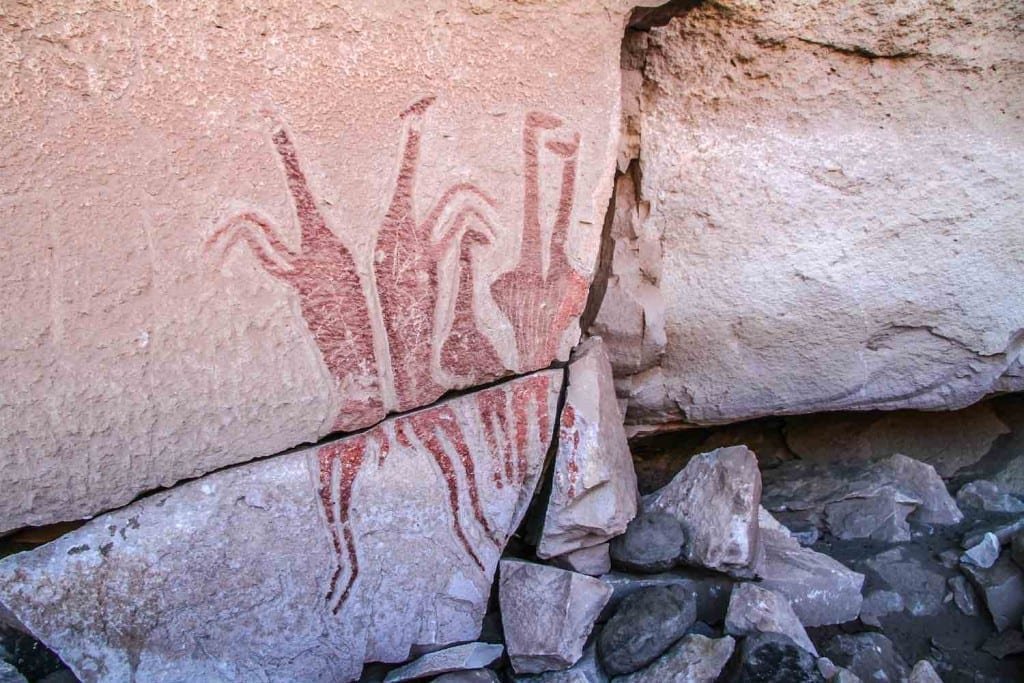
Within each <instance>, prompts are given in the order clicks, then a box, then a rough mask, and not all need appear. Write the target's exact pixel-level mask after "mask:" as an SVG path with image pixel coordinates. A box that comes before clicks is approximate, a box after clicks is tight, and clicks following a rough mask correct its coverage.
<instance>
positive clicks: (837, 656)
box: [822, 633, 910, 683]
mask: <svg viewBox="0 0 1024 683" xmlns="http://www.w3.org/2000/svg"><path fill="white" fill-rule="evenodd" d="M822 649H823V650H824V653H825V655H826V656H828V658H829V659H831V660H832V661H833V662H835V663H836V664H838V665H839V666H842V667H843V668H846V669H849V670H850V671H851V672H853V673H854V674H856V675H857V677H858V678H860V679H861V680H862V681H879V683H886V682H891V683H900V682H901V681H904V680H906V679H907V677H908V676H909V675H910V667H909V666H907V663H906V661H904V659H903V657H901V656H900V653H899V652H897V651H896V648H895V647H893V644H892V641H891V640H889V639H888V638H886V637H885V636H884V635H882V634H881V633H854V634H847V633H841V634H839V635H837V636H836V637H834V638H833V639H832V640H830V641H829V642H827V643H826V644H825V646H824V647H823V648H822Z"/></svg>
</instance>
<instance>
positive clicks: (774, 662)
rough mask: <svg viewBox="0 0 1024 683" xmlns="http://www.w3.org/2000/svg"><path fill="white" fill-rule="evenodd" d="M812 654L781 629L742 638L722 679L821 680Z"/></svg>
mask: <svg viewBox="0 0 1024 683" xmlns="http://www.w3.org/2000/svg"><path fill="white" fill-rule="evenodd" d="M824 680H825V678H824V677H823V676H822V675H821V672H820V671H818V663H817V661H816V659H815V657H814V656H813V655H812V654H811V653H810V652H808V651H807V650H805V649H803V648H802V647H800V646H799V645H797V644H796V643H794V642H793V639H792V638H790V637H789V636H784V635H782V634H781V633H757V634H754V635H752V636H748V637H747V638H744V639H743V641H742V642H741V643H740V648H739V653H738V656H737V657H736V658H734V661H733V663H732V664H730V666H729V670H728V671H727V673H726V675H725V677H724V681H726V682H727V683H746V682H747V681H765V682H766V683H824Z"/></svg>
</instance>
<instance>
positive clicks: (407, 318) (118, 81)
mask: <svg viewBox="0 0 1024 683" xmlns="http://www.w3.org/2000/svg"><path fill="white" fill-rule="evenodd" d="M635 4H636V2H633V1H632V0H630V1H627V0H568V1H567V2H563V3H557V4H550V3H528V4H521V3H520V4H506V3H494V2H490V0H481V1H477V0H472V1H466V2H460V3H456V4H453V5H450V6H447V5H446V6H444V7H435V6H434V5H432V4H431V3H428V2H424V1H422V0H416V1H414V2H402V3H381V2H378V1H377V0H355V1H353V2H344V3H315V4H313V5H310V6H304V7H303V8H302V10H301V11H294V10H293V9H290V8H288V7H284V6H280V7H271V8H263V7H257V6H255V5H246V4H244V3H243V4H233V5H229V6H223V7H221V6H213V5H209V4H208V3H202V2H195V1H194V0H193V1H189V2H181V3H170V4H166V5H165V4H150V5H146V6H143V7H140V8H138V11H132V12H121V11H109V8H108V7H107V4H106V3H104V2H100V1H99V0H85V1H84V2H82V3H79V4H78V5H76V7H75V10H74V11H73V12H69V11H68V10H67V8H66V7H65V6H63V5H59V4H53V5H48V6H46V7H42V6H30V5H16V6H12V7H10V8H6V9H5V10H4V14H3V19H2V28H0V31H2V34H3V36H4V39H3V42H2V44H3V48H2V51H3V55H4V63H5V65H6V68H5V73H6V74H7V76H8V77H7V79H6V87H5V88H4V89H3V92H2V94H0V103H2V107H0V109H2V111H3V116H2V117H0V144H2V147H3V149H4V158H5V172H4V173H3V177H2V179H0V195H2V196H3V197H4V204H3V208H2V210H0V216H2V218H0V221H2V224H3V228H4V229H3V235H4V237H3V245H2V247H3V248H2V249H0V273H2V274H3V275H2V276H0V309H2V310H3V311H4V314H3V318H4V329H5V334H4V335H3V339H2V340H0V378H3V385H4V387H5V390H6V391H5V392H4V400H3V401H2V406H0V461H2V462H3V467H2V468H0V490H2V491H4V492H5V495H4V496H3V497H2V499H0V532H2V531H6V530H8V529H14V528H17V527H20V526H23V525H27V524H33V525H36V524H45V523H49V522H53V521H58V520H65V519H75V518H81V517H84V516H87V515H90V514H94V513H97V512H101V511H103V510H107V509H111V508H113V507H116V506H119V505H123V504H126V503H128V502H130V501H131V500H132V499H133V498H134V497H135V496H136V495H137V494H139V493H142V492H145V491H150V490H153V489H156V488H158V487H162V486H168V485H170V484H172V483H174V482H175V481H178V480H181V479H184V478H190V477H195V476H198V475H200V474H202V473H204V472H207V471H211V470H213V469H216V468H221V467H224V466H226V465H230V464H234V463H238V462H242V461H246V460H250V459H253V458H256V457H260V456H267V455H271V454H274V453H279V452H282V451H284V450H286V449H288V448H291V447H294V446H296V445H299V444H304V443H310V442H315V441H318V440H319V439H321V438H323V437H324V436H326V435H328V434H329V433H332V432H335V431H338V430H343V431H351V430H355V429H358V428H363V427H367V426H370V425H372V424H374V423H376V422H377V421H379V420H380V419H381V418H382V417H384V415H385V413H387V412H389V411H407V410H410V409H413V408H417V407H419V406H423V405H427V404H429V403H431V402H432V401H434V400H435V399H437V398H438V397H440V396H441V395H442V394H444V393H445V392H447V391H449V390H452V389H464V388H467V387H471V386H474V385H477V384H480V383H482V382H486V381H490V380H493V379H496V378H498V377H501V376H505V375H508V374H510V373H512V372H516V373H523V372H526V371H530V370H535V369H538V368H543V367H547V366H548V365H550V363H551V362H552V361H553V360H554V359H556V358H558V359H561V360H566V359H567V358H568V356H569V351H570V349H571V347H572V346H573V345H574V344H575V343H576V342H577V341H578V338H579V322H578V318H579V315H580V313H581V312H582V310H583V308H584V305H585V302H586V297H587V288H588V284H589V282H590V279H591V277H592V275H593V272H594V270H595V265H596V260H597V253H598V251H599V246H600V241H601V226H602V221H603V216H604V213H605V210H606V208H607V206H608V198H609V195H610V193H611V190H612V174H613V169H614V165H615V159H616V148H615V147H616V146H615V141H616V139H617V137H618V132H619V110H620V106H621V105H620V94H619V91H620V77H619V56H620V51H621V43H622V32H623V27H624V25H625V22H626V17H627V15H628V13H629V11H630V10H631V9H632V8H633V6H634V5H635ZM435 9H437V11H434V10H435ZM40 45H59V46H61V47H60V48H59V49H57V50H55V51H49V50H47V51H45V53H39V54H37V52H38V51H37V47H38V46H40ZM567 45H571V46H573V48H572V57H571V58H568V59H567V58H566V52H565V49H566V46H567Z"/></svg>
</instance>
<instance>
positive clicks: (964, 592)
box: [947, 576, 978, 617]
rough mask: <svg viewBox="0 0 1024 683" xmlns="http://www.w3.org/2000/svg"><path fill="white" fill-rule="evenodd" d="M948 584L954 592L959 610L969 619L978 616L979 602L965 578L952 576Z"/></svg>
mask: <svg viewBox="0 0 1024 683" xmlns="http://www.w3.org/2000/svg"><path fill="white" fill-rule="evenodd" d="M947 583H948V584H949V589H950V590H951V591H952V592H953V603H954V604H955V605H956V606H957V608H958V609H959V610H960V611H961V612H963V613H964V614H966V615H967V616H969V617H974V616H977V615H978V600H977V597H976V596H975V595H974V589H973V588H971V586H970V584H968V583H967V579H965V578H964V577H963V576H951V577H950V578H949V579H948V580H947Z"/></svg>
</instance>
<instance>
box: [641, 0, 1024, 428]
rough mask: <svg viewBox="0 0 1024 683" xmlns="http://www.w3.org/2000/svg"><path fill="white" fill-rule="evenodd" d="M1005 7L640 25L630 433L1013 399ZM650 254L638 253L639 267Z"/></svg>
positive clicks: (784, 10) (1016, 134)
mask: <svg viewBox="0 0 1024 683" xmlns="http://www.w3.org/2000/svg"><path fill="white" fill-rule="evenodd" d="M1017 14H1018V6H1017V4H1016V3H1015V2H1011V1H1008V0H1002V1H1001V2H996V3H990V2H983V1H982V0H970V1H969V2H966V3H963V4H960V5H958V6H957V9H956V16H957V17H959V18H962V19H963V20H962V21H961V20H956V21H954V20H951V18H950V14H949V9H948V8H947V7H946V6H944V5H941V4H934V3H898V4H894V3H892V2H890V0H868V1H867V2H860V3H855V4H850V3H846V2H838V1H835V0H833V1H830V2H826V3H766V2H738V1H732V0H727V1H725V2H717V3H706V4H703V5H701V6H700V7H698V8H696V9H694V10H693V11H690V12H688V13H686V14H685V15H683V16H681V17H677V18H675V19H674V20H672V22H671V23H669V24H668V25H667V26H665V27H662V28H655V29H652V30H651V31H650V33H649V38H648V41H649V48H648V50H647V53H646V63H645V65H644V68H643V76H644V81H645V82H644V87H643V89H642V93H643V94H642V100H641V105H640V111H641V116H640V117H639V130H638V131H637V133H638V135H639V139H640V153H639V157H640V159H641V167H642V171H643V172H642V180H641V182H640V187H639V190H638V193H637V194H638V195H639V197H638V199H637V204H638V205H641V206H644V207H645V210H646V211H647V212H648V215H647V217H646V218H645V220H644V221H643V225H642V226H641V227H639V228H637V229H636V230H635V232H637V233H642V234H644V235H646V236H647V239H648V240H649V241H654V242H655V243H656V245H657V246H658V247H659V249H658V252H660V254H661V259H660V261H658V262H656V263H655V264H653V265H651V266H648V267H647V270H651V271H653V272H657V273H658V279H657V287H658V290H659V293H660V294H661V299H662V300H663V301H664V302H665V310H664V319H660V318H659V319H656V320H655V321H653V322H652V323H651V324H650V325H649V326H648V325H637V326H635V327H634V339H635V340H637V342H639V340H642V339H644V337H645V331H646V329H647V328H648V327H650V328H651V329H652V330H657V329H660V328H662V327H663V328H664V337H665V340H666V341H665V348H664V354H663V356H662V357H661V359H660V362H659V363H658V364H657V365H656V366H654V367H652V368H647V369H644V370H643V371H641V372H638V373H636V374H634V375H630V376H629V377H628V378H627V379H628V380H629V383H630V387H629V393H628V394H624V395H627V396H628V398H629V400H630V409H629V414H630V420H631V421H633V422H637V423H643V422H645V421H651V422H661V423H669V424H671V423H673V422H679V421H686V422H689V423H700V424H713V423H724V422H730V421H737V420H742V419H747V418H752V417H756V416H761V415H770V414H771V415H777V414H796V413H809V412H817V411H835V410H848V409H857V410H866V409H885V410H893V409H900V408H910V409H922V408H927V409H946V410H948V409H956V408H962V407H964V406H967V405H969V404H971V403H973V402H975V401H977V400H978V399H979V398H980V397H982V396H984V395H985V394H987V393H989V392H992V391H1010V390H1014V389H1016V390H1019V389H1021V388H1024V373H1022V372H1021V371H1020V366H1019V354H1020V352H1021V331H1022V330H1024V299H1021V298H1020V297H1014V296H1012V295H1009V293H1010V292H1016V291H1018V290H1019V288H1020V283H1021V282H1022V281H1024V251H1022V249H1021V241H1020V221H1019V216H1020V214H1021V212H1022V210H1024V189H1022V188H1021V185H1020V177H1021V175H1022V173H1024V77H1022V76H1024V67H1022V66H1021V57H1020V33H1019V28H1018V16H1017ZM652 251H653V250H652Z"/></svg>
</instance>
